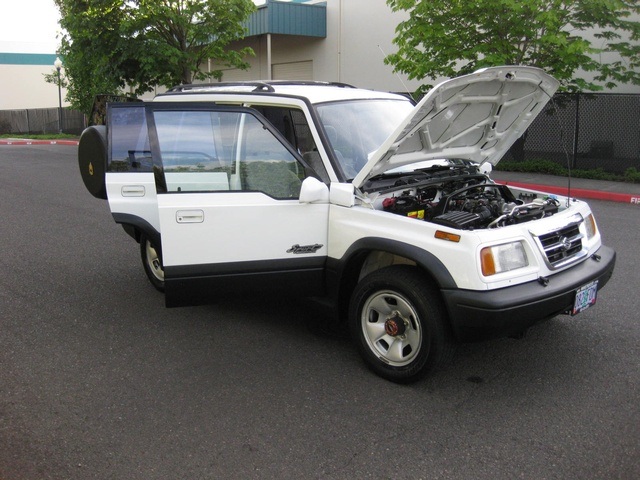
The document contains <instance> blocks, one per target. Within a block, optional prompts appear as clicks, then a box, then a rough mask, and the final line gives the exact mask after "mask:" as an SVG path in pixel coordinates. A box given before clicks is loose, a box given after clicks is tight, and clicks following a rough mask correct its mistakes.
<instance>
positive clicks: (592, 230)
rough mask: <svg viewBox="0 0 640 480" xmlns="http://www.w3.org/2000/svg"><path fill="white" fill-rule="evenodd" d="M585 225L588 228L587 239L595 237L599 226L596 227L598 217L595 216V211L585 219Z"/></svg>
mask: <svg viewBox="0 0 640 480" xmlns="http://www.w3.org/2000/svg"><path fill="white" fill-rule="evenodd" d="M584 226H585V227H586V229H587V239H588V240H591V239H592V238H593V237H595V235H596V233H598V228H597V227H596V219H595V218H593V213H590V214H589V215H587V218H585V219H584Z"/></svg>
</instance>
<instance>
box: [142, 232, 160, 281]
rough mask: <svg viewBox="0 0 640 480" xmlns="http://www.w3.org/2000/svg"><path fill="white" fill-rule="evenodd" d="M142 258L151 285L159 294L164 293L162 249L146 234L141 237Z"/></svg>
mask: <svg viewBox="0 0 640 480" xmlns="http://www.w3.org/2000/svg"><path fill="white" fill-rule="evenodd" d="M140 257H141V259H142V266H143V267H144V272H145V273H146V274H147V278H148V279H149V281H150V282H151V285H153V286H154V288H155V289H156V290H158V291H159V292H164V267H163V265H162V255H161V254H160V249H159V248H157V247H156V246H155V245H154V243H153V242H152V241H151V240H150V239H149V237H147V236H146V235H145V234H144V233H143V234H142V235H140Z"/></svg>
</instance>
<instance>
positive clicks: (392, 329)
mask: <svg viewBox="0 0 640 480" xmlns="http://www.w3.org/2000/svg"><path fill="white" fill-rule="evenodd" d="M384 331H385V332H387V335H389V336H392V337H396V336H398V335H404V332H405V326H404V321H403V320H402V318H401V317H400V315H398V314H397V313H396V314H394V315H393V317H391V318H388V319H387V321H386V322H384Z"/></svg>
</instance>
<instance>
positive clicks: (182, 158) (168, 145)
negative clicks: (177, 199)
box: [153, 110, 304, 198]
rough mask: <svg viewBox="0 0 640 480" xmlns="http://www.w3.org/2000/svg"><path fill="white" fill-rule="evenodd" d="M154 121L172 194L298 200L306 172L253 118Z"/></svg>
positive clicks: (228, 114) (173, 114)
mask: <svg viewBox="0 0 640 480" xmlns="http://www.w3.org/2000/svg"><path fill="white" fill-rule="evenodd" d="M153 115H154V122H155V127H156V132H157V137H158V146H159V150H160V151H159V153H160V156H161V158H162V165H163V170H164V177H165V182H166V185H167V191H168V192H211V191H226V190H236V191H238V190H239V191H260V192H264V193H265V194H267V195H270V196H272V197H274V198H297V197H298V196H299V193H300V186H301V182H302V179H303V178H304V169H303V166H302V165H301V164H299V163H298V162H297V161H296V159H295V157H294V156H293V155H292V154H291V153H290V152H289V150H287V148H286V147H285V146H284V145H283V144H282V143H280V141H279V140H278V138H276V137H275V136H274V134H273V133H272V132H271V131H269V129H267V128H266V127H265V126H264V125H263V124H262V123H261V122H260V121H259V120H258V119H257V118H256V117H254V116H253V115H250V114H248V113H246V112H238V111H232V110H229V111H213V112H212V111H205V110H191V111H174V110H156V111H154V113H153Z"/></svg>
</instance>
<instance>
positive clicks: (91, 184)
mask: <svg viewBox="0 0 640 480" xmlns="http://www.w3.org/2000/svg"><path fill="white" fill-rule="evenodd" d="M78 166H79V167H80V175H81V176H82V181H83V182H84V186H85V187H87V190H89V193H91V195H93V196H94V197H96V198H101V199H104V200H106V199H107V186H106V182H105V179H106V175H105V174H106V171H107V127H106V126H104V125H94V126H92V127H89V128H87V129H85V130H84V131H83V132H82V136H81V137H80V142H79V144H78Z"/></svg>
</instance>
